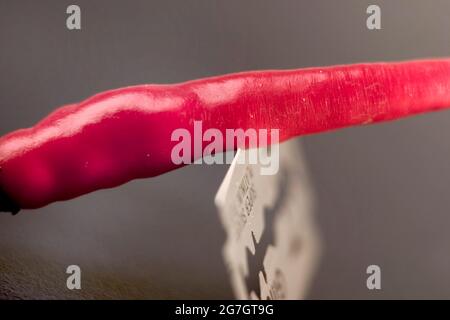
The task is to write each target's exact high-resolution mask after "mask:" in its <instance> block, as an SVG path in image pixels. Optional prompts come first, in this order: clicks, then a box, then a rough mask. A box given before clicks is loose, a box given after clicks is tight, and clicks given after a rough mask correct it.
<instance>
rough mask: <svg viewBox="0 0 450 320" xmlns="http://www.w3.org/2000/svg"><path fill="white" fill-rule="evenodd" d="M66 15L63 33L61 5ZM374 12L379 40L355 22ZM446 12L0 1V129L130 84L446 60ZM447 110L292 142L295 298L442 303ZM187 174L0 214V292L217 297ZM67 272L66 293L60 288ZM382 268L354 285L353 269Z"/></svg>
mask: <svg viewBox="0 0 450 320" xmlns="http://www.w3.org/2000/svg"><path fill="white" fill-rule="evenodd" d="M72 3H76V4H78V5H80V6H81V9H82V28H83V29H82V30H81V31H68V30H67V29H66V27H65V19H66V14H65V10H66V7H67V6H68V5H69V4H72ZM373 3H375V4H379V5H380V6H381V9H382V30H380V31H369V30H367V29H366V27H365V20H366V17H367V15H366V13H365V11H366V8H367V6H368V5H369V4H373ZM449 16H450V2H449V1H447V0H440V1H439V0H433V1H421V0H415V1H412V0H393V1H370V2H369V1H363V0H350V1H332V0H328V1H323V0H321V1H317V0H315V1H300V0H297V1H294V0H292V1H285V0H284V1H274V0H273V1H262V0H246V1H242V0H226V1H225V0H222V1H204V0H203V1H197V0H196V1H181V0H180V1H111V0H109V1H99V0H96V1H92V0H91V1H87V0H77V1H60V0H59V1H56V0H55V1H17V0H14V1H13V0H10V1H5V0H1V1H0V134H5V133H7V132H9V131H11V130H14V129H17V128H21V127H27V126H31V125H32V124H34V123H35V122H36V121H38V120H39V119H40V118H41V117H43V116H45V115H46V114H48V113H49V112H50V111H51V110H53V109H54V108H55V107H57V106H59V105H61V104H65V103H68V102H72V101H78V100H81V99H83V98H85V97H87V96H89V95H91V94H94V93H96V92H99V91H102V90H106V89H110V88H116V87H120V86H126V85H132V84H139V83H174V82H180V81H184V80H188V79H193V78H199V77H205V76H210V75H217V74H223V73H228V72H236V71H242V70H249V69H274V68H275V69H279V68H297V67H310V66H319V65H332V64H341V63H352V62H360V61H377V60H401V59H409V58H416V57H433V56H446V55H447V56H450V40H449V30H450V19H449ZM449 124H450V112H441V113H436V114H429V115H424V116H419V117H415V118H410V119H406V120H402V121H397V122H393V123H388V124H382V125H376V126H369V127H364V128H352V129H347V130H343V131H339V132H333V133H327V134H321V135H316V136H311V137H306V138H303V139H302V140H303V143H304V145H305V150H306V157H307V160H308V164H309V168H310V172H311V177H312V180H313V183H314V185H315V189H316V192H317V195H318V199H319V207H318V220H319V222H320V229H321V232H322V237H323V240H324V255H323V258H322V260H321V263H320V268H319V270H318V272H317V276H316V278H315V281H314V283H313V287H312V290H311V292H310V295H309V297H310V298H419V297H420V298H450V278H449V276H450V251H449V249H448V248H449V246H450V233H449V232H448V229H449V227H450V210H449V208H450V191H449V189H448V184H449V182H450V170H449V169H450V161H449V159H450V146H449V142H448V137H450V126H449ZM226 169H227V167H226V166H215V167H212V166H190V167H186V168H184V169H181V170H177V171H174V172H171V173H169V174H165V175H163V176H160V177H157V178H154V179H147V180H140V181H134V182H131V183H128V184H126V185H124V186H122V187H120V188H117V189H113V190H103V191H100V192H96V193H93V194H90V195H87V196H84V197H81V198H78V199H75V200H73V201H69V202H66V203H57V204H53V205H50V206H48V207H46V208H43V209H40V210H37V211H34V212H31V211H30V212H22V213H21V214H19V215H18V216H16V217H11V216H8V215H3V216H1V217H0V297H31V298H45V297H48V298H55V297H58V298H63V297H69V298H77V297H83V298H93V297H100V298H102V297H103V298H105V297H116V298H117V297H123V298H127V297H128V298H144V297H145V298H229V297H232V294H231V289H230V286H229V281H228V277H227V274H226V271H225V268H224V266H223V263H222V258H221V247H222V244H223V241H224V237H225V235H224V232H223V230H222V227H221V225H220V223H219V219H218V217H217V214H216V211H215V207H214V205H213V196H214V194H215V192H216V190H217V188H218V186H219V184H220V182H221V179H222V178H223V176H224V174H225V172H226ZM68 264H78V265H80V266H81V267H82V270H83V271H82V272H83V273H82V276H83V283H82V285H83V290H81V292H69V291H68V290H67V289H65V276H66V275H65V273H64V272H65V267H66V266H67V265H68ZM369 264H378V265H380V266H381V268H382V290H381V291H379V292H373V291H368V290H367V289H366V287H365V279H366V274H365V269H366V267H367V266H368V265H369Z"/></svg>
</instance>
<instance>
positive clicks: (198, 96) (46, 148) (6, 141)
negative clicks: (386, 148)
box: [0, 59, 450, 212]
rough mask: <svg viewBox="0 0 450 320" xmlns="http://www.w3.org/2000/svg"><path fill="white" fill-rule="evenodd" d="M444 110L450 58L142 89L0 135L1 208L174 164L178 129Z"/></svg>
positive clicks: (299, 131)
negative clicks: (198, 122) (200, 124)
mask: <svg viewBox="0 0 450 320" xmlns="http://www.w3.org/2000/svg"><path fill="white" fill-rule="evenodd" d="M449 106H450V59H441V60H423V61H412V62H403V63H373V64H357V65H349V66H336V67H327V68H309V69H300V70H289V71H257V72H245V73H238V74H231V75H225V76H220V77H213V78H207V79H201V80H196V81H190V82H186V83H181V84H175V85H141V86H134V87H127V88H122V89H117V90H112V91H108V92H104V93H100V94H97V95H95V96H93V97H92V98H89V99H87V100H85V101H83V102H81V103H79V104H72V105H68V106H65V107H62V108H60V109H58V110H56V111H55V112H53V113H52V114H51V115H49V116H48V117H47V118H45V119H44V120H42V121H41V122H39V123H38V124H37V125H36V126H34V127H32V128H28V129H22V130H18V131H15V132H12V133H10V134H8V135H6V136H3V137H2V138H0V211H11V212H17V211H18V210H19V209H20V208H39V207H42V206H45V205H47V204H49V203H51V202H54V201H59V200H67V199H71V198H74V197H77V196H80V195H82V194H85V193H88V192H92V191H94V190H97V189H102V188H111V187H115V186H118V185H120V184H123V183H125V182H127V181H130V180H132V179H136V178H145V177H152V176H156V175H159V174H162V173H164V172H167V171H170V170H172V169H174V168H177V167H179V165H176V164H174V163H173V162H172V161H171V150H172V148H173V146H174V145H175V144H177V142H174V141H171V134H172V132H173V130H175V129H177V128H186V129H187V130H189V131H190V132H192V130H193V129H192V124H193V121H194V120H202V121H203V128H205V129H207V128H217V129H219V130H221V131H223V132H224V131H225V129H227V128H243V129H248V128H254V129H264V128H265V129H270V128H279V129H280V140H281V141H283V140H286V139H289V138H292V137H296V136H299V135H304V134H310V133H316V132H322V131H327V130H331V129H336V128H342V127H348V126H352V125H361V124H368V123H375V122H380V121H386V120H392V119H396V118H400V117H403V116H408V115H412V114H416V113H420V112H426V111H432V110H438V109H442V108H445V107H449Z"/></svg>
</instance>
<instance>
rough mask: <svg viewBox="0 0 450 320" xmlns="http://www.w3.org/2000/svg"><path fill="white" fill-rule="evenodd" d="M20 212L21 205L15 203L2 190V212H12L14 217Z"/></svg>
mask: <svg viewBox="0 0 450 320" xmlns="http://www.w3.org/2000/svg"><path fill="white" fill-rule="evenodd" d="M19 211H20V207H19V205H18V204H17V203H16V202H14V201H13V200H12V199H11V198H10V197H9V196H8V195H7V194H6V193H5V192H4V191H3V190H0V212H10V213H11V214H12V215H13V216H14V215H16V214H18V213H19Z"/></svg>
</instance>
